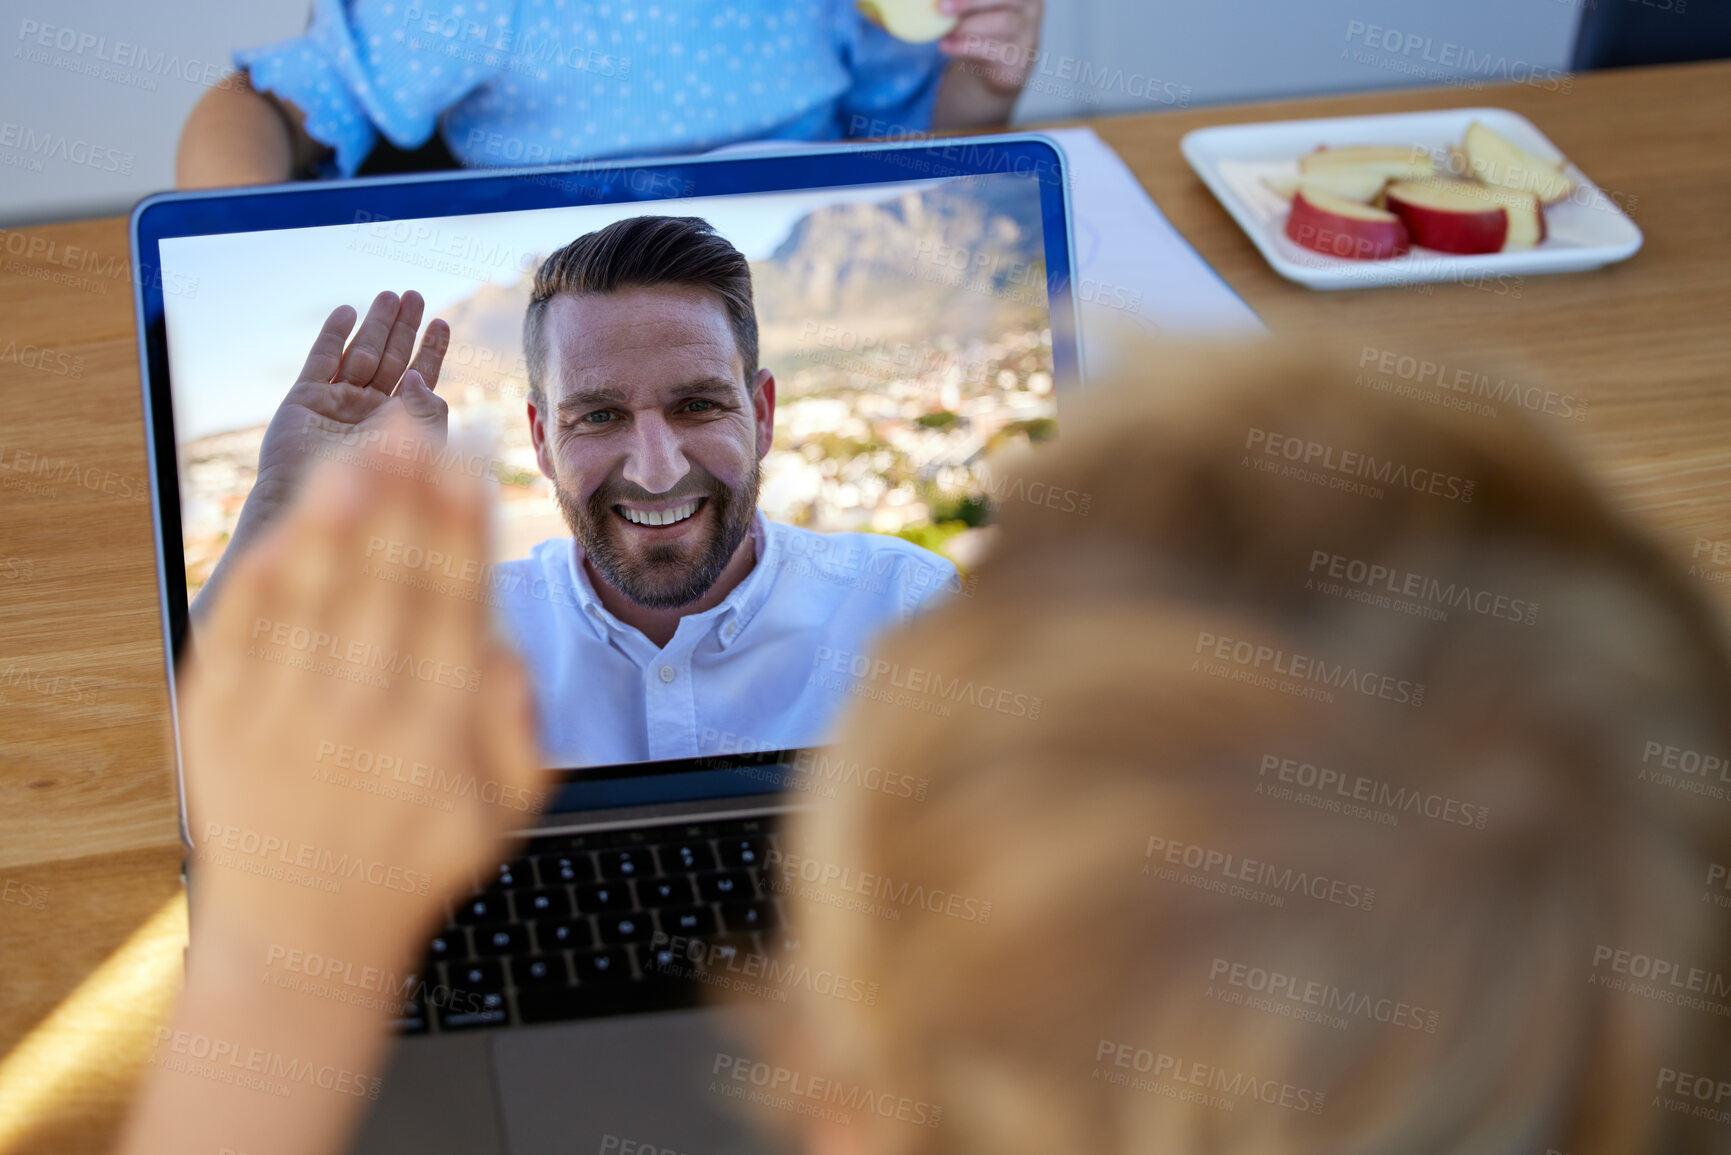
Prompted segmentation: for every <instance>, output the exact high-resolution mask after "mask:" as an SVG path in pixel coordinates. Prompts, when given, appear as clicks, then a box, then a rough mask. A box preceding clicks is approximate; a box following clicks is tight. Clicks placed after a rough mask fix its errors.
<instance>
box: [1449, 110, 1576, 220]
mask: <svg viewBox="0 0 1731 1155" xmlns="http://www.w3.org/2000/svg"><path fill="white" fill-rule="evenodd" d="M1461 151H1462V152H1464V153H1465V154H1466V159H1467V167H1468V171H1469V172H1470V173H1471V174H1472V176H1473V178H1474V179H1476V180H1478V181H1480V182H1481V183H1483V184H1486V185H1489V186H1490V187H1491V188H1499V189H1510V190H1513V191H1515V192H1530V193H1532V194H1533V195H1535V196H1537V197H1538V198H1539V201H1540V203H1541V204H1547V205H1549V204H1555V203H1556V202H1558V201H1560V200H1562V199H1563V198H1564V197H1566V196H1568V195H1569V189H1570V188H1572V187H1573V183H1572V182H1571V181H1570V180H1569V178H1568V177H1567V176H1565V175H1563V164H1564V162H1563V161H1560V160H1546V159H1544V158H1543V157H1539V156H1534V155H1533V154H1532V153H1530V152H1528V151H1527V150H1526V149H1524V148H1522V147H1520V146H1519V145H1517V144H1515V143H1514V142H1513V141H1511V140H1510V139H1509V138H1508V137H1506V136H1503V135H1502V134H1501V133H1499V132H1496V131H1495V130H1493V129H1490V128H1487V127H1485V126H1484V125H1483V124H1481V123H1479V122H1478V121H1476V120H1475V121H1473V122H1472V123H1471V124H1469V125H1467V134H1466V137H1465V139H1464V140H1462V142H1461Z"/></svg>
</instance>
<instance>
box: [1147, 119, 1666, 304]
mask: <svg viewBox="0 0 1731 1155" xmlns="http://www.w3.org/2000/svg"><path fill="white" fill-rule="evenodd" d="M1475 120H1479V121H1483V122H1484V123H1485V125H1486V126H1487V127H1489V128H1491V129H1493V130H1494V131H1496V132H1499V133H1501V134H1502V135H1504V136H1506V137H1508V138H1509V139H1510V140H1511V141H1513V142H1514V143H1515V144H1517V145H1519V146H1520V147H1522V148H1524V149H1526V150H1527V151H1528V152H1530V153H1533V154H1534V155H1535V156H1541V157H1547V158H1551V159H1562V155H1563V154H1562V152H1561V150H1559V149H1558V148H1557V146H1556V145H1554V144H1552V143H1551V142H1550V141H1548V140H1546V139H1545V136H1544V134H1543V133H1541V132H1540V131H1539V130H1538V129H1537V128H1535V127H1533V123H1532V122H1531V121H1529V120H1528V119H1527V118H1526V117H1524V116H1519V115H1517V114H1515V113H1513V112H1509V111H1508V110H1507V109H1502V108H1451V109H1446V110H1443V111H1440V112H1401V113H1394V114H1391V115H1388V116H1342V117H1334V118H1330V119H1326V120H1282V121H1271V122H1267V123H1264V124H1234V125H1224V126H1221V127H1219V128H1200V129H1197V130H1195V131H1194V132H1190V133H1186V134H1185V136H1184V139H1183V141H1182V142H1181V144H1180V147H1181V148H1182V150H1183V152H1184V159H1185V160H1187V161H1189V162H1190V167H1191V168H1193V169H1195V170H1196V175H1197V176H1199V177H1201V178H1202V183H1203V184H1205V185H1207V186H1208V188H1209V191H1210V192H1212V193H1213V194H1214V195H1215V197H1216V198H1217V199H1218V200H1219V201H1220V203H1221V204H1222V205H1223V206H1225V209H1226V211H1227V212H1229V213H1231V214H1232V218H1233V219H1234V220H1236V221H1237V222H1238V227H1239V228H1242V229H1243V230H1244V232H1245V235H1247V236H1248V237H1249V238H1250V240H1251V242H1252V243H1254V244H1255V245H1256V247H1257V248H1258V249H1260V250H1262V255H1263V256H1264V257H1266V258H1267V259H1268V263H1269V264H1270V265H1273V266H1274V269H1275V271H1276V272H1278V273H1279V274H1280V275H1281V276H1283V277H1285V278H1287V279H1288V280H1292V281H1297V282H1298V283H1299V284H1302V285H1309V286H1310V287H1311V288H1313V289H1362V288H1368V287H1373V286H1377V285H1410V284H1419V283H1421V282H1425V281H1460V280H1476V279H1478V278H1480V277H1487V276H1489V277H1495V276H1514V275H1518V274H1525V273H1533V274H1539V273H1573V272H1578V271H1580V270H1582V269H1596V268H1598V267H1599V266H1600V265H1608V264H1610V263H1612V262H1613V261H1622V260H1627V259H1628V258H1629V257H1632V256H1634V254H1635V252H1636V251H1637V250H1638V249H1640V247H1641V230H1640V229H1638V228H1636V227H1635V222H1634V221H1632V220H1630V219H1629V218H1628V217H1627V216H1626V215H1624V213H1623V210H1622V209H1621V208H1620V207H1618V205H1617V203H1616V202H1615V201H1614V200H1613V198H1612V197H1611V196H1610V195H1609V194H1607V193H1605V192H1604V191H1603V190H1601V189H1600V188H1599V186H1598V185H1596V184H1594V183H1593V182H1592V181H1590V180H1588V179H1587V177H1586V174H1585V173H1583V172H1581V170H1580V169H1578V168H1576V167H1575V166H1574V165H1573V164H1570V165H1567V167H1566V168H1565V170H1564V171H1565V172H1567V174H1568V176H1569V179H1570V180H1572V181H1574V182H1575V187H1574V188H1573V189H1572V190H1571V191H1570V193H1569V195H1568V196H1567V197H1565V198H1564V199H1563V200H1561V201H1558V202H1557V203H1556V204H1554V205H1551V206H1549V207H1547V208H1546V209H1545V229H1546V232H1547V234H1548V235H1547V236H1546V237H1545V239H1544V240H1543V241H1542V242H1540V243H1539V244H1538V245H1536V246H1534V247H1533V248H1530V249H1521V250H1517V251H1515V252H1511V253H1483V254H1479V255H1475V256H1463V255H1460V254H1455V253H1439V252H1436V251H1435V250H1433V249H1424V248H1419V247H1417V246H1414V247H1413V249H1412V250H1411V251H1410V252H1409V253H1407V254H1406V255H1405V256H1401V257H1395V258H1393V259H1392V260H1386V261H1352V260H1346V259H1345V258H1342V257H1331V256H1328V255H1326V254H1323V253H1317V252H1312V251H1311V250H1309V249H1303V248H1300V247H1299V246H1297V245H1296V244H1294V243H1293V242H1292V241H1290V240H1288V239H1287V237H1286V232H1285V229H1286V216H1287V212H1288V207H1289V206H1288V205H1287V202H1286V201H1284V200H1282V199H1281V198H1280V197H1278V196H1276V195H1275V194H1274V193H1272V192H1270V191H1269V190H1268V188H1267V187H1266V186H1264V185H1263V183H1262V178H1263V177H1265V176H1275V175H1296V174H1297V172H1298V158H1299V157H1300V156H1302V155H1304V154H1305V153H1307V152H1311V151H1313V150H1315V148H1316V147H1317V146H1318V145H1324V144H1326V145H1347V144H1411V145H1420V146H1423V147H1424V148H1425V149H1427V150H1429V151H1430V153H1431V155H1432V156H1434V157H1436V158H1437V159H1438V162H1439V164H1438V167H1439V168H1444V169H1445V170H1446V165H1447V157H1448V148H1449V146H1450V145H1451V144H1459V143H1460V141H1461V138H1462V137H1463V136H1465V135H1466V131H1467V125H1469V124H1471V123H1472V122H1473V121H1475Z"/></svg>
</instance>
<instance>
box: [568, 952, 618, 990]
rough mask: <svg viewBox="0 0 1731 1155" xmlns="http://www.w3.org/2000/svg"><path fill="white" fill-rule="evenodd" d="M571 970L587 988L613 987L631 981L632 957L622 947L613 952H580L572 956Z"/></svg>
mask: <svg viewBox="0 0 1731 1155" xmlns="http://www.w3.org/2000/svg"><path fill="white" fill-rule="evenodd" d="M571 969H572V971H573V972H574V973H575V974H576V975H577V981H578V982H579V983H582V984H584V985H585V986H590V985H597V984H598V985H604V986H605V985H612V984H615V983H628V982H630V981H631V955H630V954H629V953H628V952H627V951H626V950H624V949H623V948H622V947H614V948H612V949H611V950H580V951H577V952H576V953H574V954H573V955H572V956H571Z"/></svg>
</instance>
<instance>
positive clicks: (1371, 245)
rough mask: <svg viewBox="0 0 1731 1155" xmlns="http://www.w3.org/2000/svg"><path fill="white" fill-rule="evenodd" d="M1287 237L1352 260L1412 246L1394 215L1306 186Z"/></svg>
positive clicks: (1295, 202)
mask: <svg viewBox="0 0 1731 1155" xmlns="http://www.w3.org/2000/svg"><path fill="white" fill-rule="evenodd" d="M1499 211H1501V210H1499ZM1286 235H1287V237H1288V238H1289V239H1290V240H1291V241H1292V242H1293V243H1294V244H1297V245H1300V246H1302V247H1303V248H1307V249H1310V250H1311V251H1313V252H1318V253H1326V254H1327V255H1328V256H1331V257H1343V258H1345V259H1346V260H1351V261H1386V260H1388V259H1389V258H1390V257H1398V256H1400V255H1401V254H1402V253H1404V252H1406V251H1407V249H1408V248H1409V247H1411V242H1410V240H1409V239H1408V237H1407V231H1406V225H1405V224H1403V223H1402V222H1401V219H1400V218H1399V217H1398V216H1396V215H1395V214H1394V213H1391V212H1387V211H1386V210H1383V209H1379V208H1377V207H1375V206H1374V205H1367V204H1363V203H1361V202H1359V201H1355V200H1348V199H1347V198H1346V197H1343V196H1340V195H1338V194H1336V193H1331V192H1329V191H1327V190H1326V189H1320V188H1312V187H1311V186H1310V185H1308V184H1300V185H1299V187H1298V191H1297V192H1295V193H1293V194H1292V212H1291V213H1290V214H1289V215H1288V216H1287V218H1286Z"/></svg>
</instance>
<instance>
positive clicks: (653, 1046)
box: [493, 1010, 789, 1155]
mask: <svg viewBox="0 0 1731 1155" xmlns="http://www.w3.org/2000/svg"><path fill="white" fill-rule="evenodd" d="M738 1013H741V1012H739V1011H738V1010H728V1011H716V1010H697V1011H672V1012H667V1013H663V1014H653V1015H624V1016H621V1017H619V1018H611V1019H598V1020H595V1021H592V1022H586V1023H571V1024H569V1025H562V1026H557V1027H529V1028H517V1029H514V1030H510V1031H501V1032H499V1034H498V1036H497V1038H496V1040H495V1041H494V1044H493V1070H494V1077H495V1086H496V1087H497V1088H498V1092H499V1103H500V1107H501V1108H502V1111H501V1114H502V1115H503V1116H504V1120H505V1141H506V1149H507V1150H508V1151H509V1152H510V1153H511V1155H625V1153H630V1155H648V1153H651V1152H654V1153H656V1155H661V1153H667V1155H673V1153H677V1155H758V1153H782V1152H787V1151H788V1150H789V1149H788V1148H787V1147H786V1146H785V1145H784V1144H782V1143H780V1142H777V1141H776V1140H775V1138H774V1137H773V1136H771V1135H769V1134H767V1133H765V1132H763V1131H761V1130H759V1129H757V1128H755V1127H753V1125H752V1124H751V1123H750V1121H749V1120H750V1108H749V1107H748V1106H747V1105H746V1104H745V1103H743V1102H741V1101H740V1100H739V1099H738V1098H736V1097H735V1096H736V1095H737V1094H738V1092H739V1089H741V1088H744V1089H747V1090H749V1089H751V1088H750V1084H749V1083H743V1082H740V1081H739V1080H736V1079H732V1078H729V1077H728V1072H729V1071H731V1070H733V1069H734V1068H735V1067H736V1066H737V1065H738V1064H742V1063H745V1062H747V1061H748V1060H747V1058H746V1054H747V1052H746V1049H745V1046H744V1045H743V1043H742V1042H741V1041H740V1039H741V1037H742V1035H740V1034H739V1033H738V1032H734V1031H730V1030H728V1029H726V1024H727V1022H728V1020H727V1019H726V1017H725V1016H728V1015H734V1014H738ZM718 1071H720V1072H721V1073H719V1074H718V1073H717V1072H718ZM759 1109H760V1110H761V1108H759Z"/></svg>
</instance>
